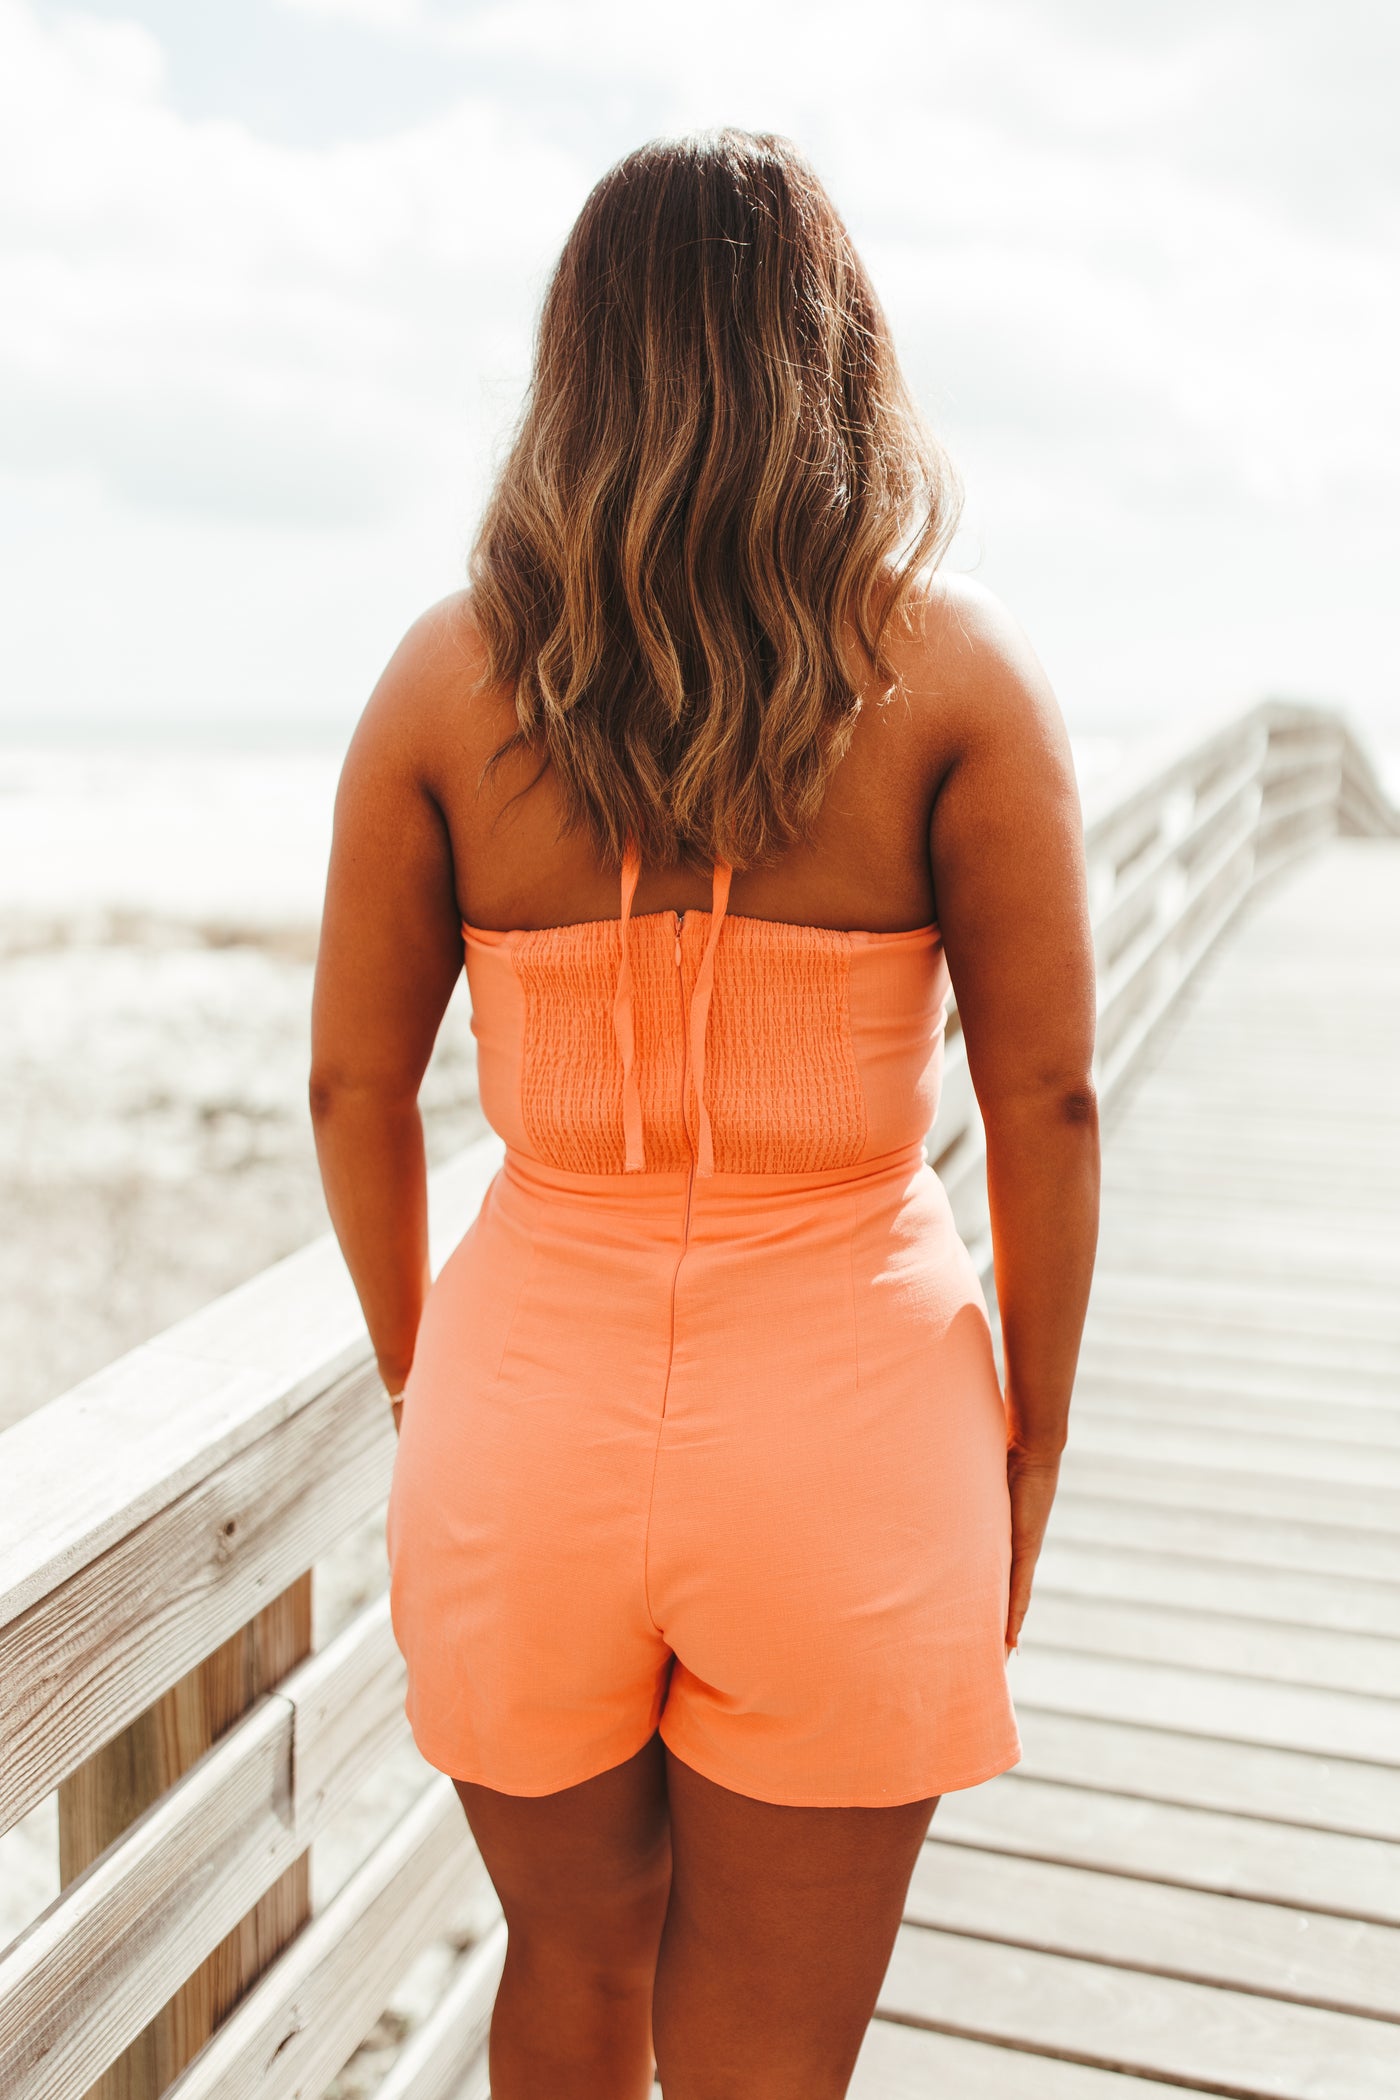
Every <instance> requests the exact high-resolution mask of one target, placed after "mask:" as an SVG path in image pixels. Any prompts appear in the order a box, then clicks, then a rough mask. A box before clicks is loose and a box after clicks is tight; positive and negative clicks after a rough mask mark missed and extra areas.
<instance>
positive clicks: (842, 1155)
mask: <svg viewBox="0 0 1400 2100" xmlns="http://www.w3.org/2000/svg"><path fill="white" fill-rule="evenodd" d="M639 871H640V856H639V854H638V852H637V849H636V846H635V843H633V842H629V844H628V848H627V851H626V854H625V856H624V860H623V866H622V884H621V912H620V916H619V917H618V918H616V919H589V920H583V921H581V922H579V923H577V924H574V925H570V926H549V927H543V928H540V929H536V930H530V929H518V930H514V931H509V932H494V931H492V930H490V929H489V928H486V927H480V926H472V925H470V924H469V923H468V922H467V921H466V920H463V921H462V935H463V940H464V942H465V946H466V968H467V979H468V985H469V988H470V993H471V1008H472V1022H471V1025H472V1033H473V1035H474V1036H475V1037H476V1042H477V1072H478V1084H479V1089H480V1096H481V1105H482V1109H483V1111H484V1113H485V1115H486V1118H487V1120H488V1122H489V1123H490V1124H491V1127H492V1128H493V1129H494V1130H495V1131H496V1132H497V1134H498V1135H499V1136H500V1137H502V1138H503V1139H504V1140H505V1143H506V1146H507V1149H508V1151H515V1152H517V1153H519V1154H520V1155H521V1156H522V1157H524V1158H527V1159H533V1160H536V1161H538V1162H540V1163H541V1164H543V1165H547V1166H551V1167H555V1168H558V1169H561V1170H562V1171H564V1172H571V1173H578V1174H600V1175H611V1174H635V1173H672V1172H681V1173H687V1172H689V1173H693V1174H695V1175H698V1176H709V1175H713V1174H717V1173H718V1174H807V1173H821V1172H824V1171H832V1170H835V1169H838V1168H851V1167H855V1166H858V1165H859V1164H860V1163H861V1162H863V1161H865V1160H867V1159H876V1158H880V1157H883V1156H884V1155H885V1154H888V1153H893V1152H896V1151H899V1150H901V1149H906V1148H908V1147H909V1146H911V1145H914V1144H922V1142H923V1140H924V1138H925V1137H926V1135H927V1133H928V1131H929V1129H930V1127H931V1126H932V1123H933V1120H934V1116H935V1113H936V1112H937V1108H938V1092H939V1085H940V1082H941V1078H942V1069H943V1039H944V1027H945V1021H946V1016H947V1003H948V996H949V990H950V985H949V979H948V970H947V963H946V960H945V958H944V953H943V943H942V937H941V935H940V933H939V929H938V927H937V925H936V924H931V925H928V926H918V927H914V928H911V929H910V930H909V931H907V932H900V933H862V932H844V931H838V930H836V929H833V928H830V927H822V926H800V925H792V924H789V923H788V922H786V921H783V920H775V919H753V918H745V917H743V916H742V915H741V914H738V913H731V912H730V911H729V910H728V903H729V885H730V874H731V871H730V869H729V867H728V865H727V864H726V863H725V862H723V861H716V862H715V864H714V869H713V879H712V895H711V908H710V910H709V911H708V912H704V911H686V912H676V911H662V912H643V913H638V914H637V915H635V916H634V915H633V912H632V899H633V896H634V894H635V892H636V887H637V877H638V873H639Z"/></svg>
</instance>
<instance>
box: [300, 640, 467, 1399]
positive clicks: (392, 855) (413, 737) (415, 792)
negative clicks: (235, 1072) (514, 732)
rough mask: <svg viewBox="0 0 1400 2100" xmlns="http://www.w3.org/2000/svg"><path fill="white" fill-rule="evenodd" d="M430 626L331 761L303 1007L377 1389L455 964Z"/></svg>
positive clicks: (411, 1249)
mask: <svg viewBox="0 0 1400 2100" xmlns="http://www.w3.org/2000/svg"><path fill="white" fill-rule="evenodd" d="M439 621H440V614H439V612H438V611H437V609H435V611H434V612H433V613H429V614H427V615H425V616H424V618H423V619H422V620H420V621H419V622H418V624H417V626H416V627H414V628H412V629H410V631H409V633H408V635H407V636H406V637H405V639H404V641H403V642H402V643H401V644H400V646H399V649H398V650H397V652H396V653H395V656H394V658H393V660H392V662H391V663H390V664H389V667H388V669H387V670H386V671H385V673H384V675H383V677H382V678H381V679H380V681H379V684H378V685H377V686H376V688H375V691H374V693H373V695H372V697H371V699H370V701H369V704H368V706H367V707H366V709H365V711H364V713H363V715H362V716H361V717H360V721H359V725H358V727H357V728H356V731H355V734H354V736H353V738H352V739H351V742H350V748H349V750H348V752H347V753H346V757H345V763H344V766H343V768H342V771H341V776H340V785H339V787H338V789H337V791H336V800H335V828H334V836H333V840H332V845H331V857H330V869H329V874H328V878H327V883H326V898H325V908H324V911H323V914H322V918H321V935H320V942H319V945H318V947H317V952H316V981H315V989H314V992H313V995H312V1010H311V1077H310V1104H311V1121H312V1128H313V1130H314V1132H315V1139H316V1157H317V1160H318V1162H319V1165H320V1169H321V1183H322V1186H323V1188H324V1190H325V1195H326V1206H327V1209H328V1210H329V1212H330V1218H331V1224H332V1225H333V1226H334V1228H335V1235H336V1238H337V1239H338V1240H339V1242H340V1246H341V1251H342V1252H343V1254H344V1256H345V1261H346V1265H347V1267H348V1268H349V1271H350V1275H351V1278H352V1280H353V1282H354V1285H355V1289H356V1291H357V1292H358V1293H359V1298H360V1304H361V1305H362V1307H363V1308H364V1315H365V1320H366V1323H367V1325H368V1327H369V1335H370V1341H371V1343H372V1344H373V1347H374V1353H375V1357H376V1359H377V1360H378V1364H379V1370H380V1375H381V1377H382V1378H383V1380H384V1382H385V1385H386V1386H387V1387H388V1389H389V1391H390V1392H391V1393H398V1392H400V1391H402V1388H403V1383H404V1380H405V1379H406V1378H407V1376H408V1371H409V1366H410V1364H411V1363H412V1361H413V1347H414V1342H415V1339H416V1337H417V1333H418V1321H419V1317H420V1315H421V1313H422V1310H423V1301H424V1299H425V1298H426V1296H427V1293H428V1285H429V1283H430V1281H431V1276H430V1272H429V1267H428V1181H427V1163H426V1156H425V1153H424V1148H423V1124H422V1118H421V1117H420V1115H419V1112H418V1089H419V1087H420V1085H421V1084H422V1079H423V1074H424V1072H425V1071H426V1069H427V1065H428V1059H429V1058H430V1056H431V1055H432V1049H433V1044H434V1041H435V1040H436V1037H437V1032H438V1028H439V1027H440V1025H441V1022H442V1016H443V1014H444V1012H445V1011H446V1007H447V1002H448V1000H449V999H450V998H451V996H452V988H453V986H454V985H455V984H456V982H457V978H458V976H459V974H460V972H461V968H462V941H461V930H460V926H459V923H458V913H457V901H456V890H455V885H454V881H453V870H452V852H451V845H450V841H449V837H448V832H447V827H446V824H445V822H444V820H443V816H442V812H441V810H440V808H439V806H438V804H437V802H436V800H435V799H434V797H433V795H432V794H431V793H430V791H429V789H428V787H427V785H426V782H425V778H424V773H425V750H424V746H425V743H426V740H427V739H426V732H425V727H424V725H425V721H426V719H427V718H428V716H429V715H430V713H431V705H430V704H428V705H425V702H429V703H430V695H428V694H427V693H425V690H424V686H425V682H426V683H427V684H428V685H431V683H432V681H433V672H434V669H435V668H436V664H437V662H438V661H439V660H440V657H439V650H438V647H437V642H438V627H439Z"/></svg>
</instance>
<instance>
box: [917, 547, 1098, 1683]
mask: <svg viewBox="0 0 1400 2100" xmlns="http://www.w3.org/2000/svg"><path fill="white" fill-rule="evenodd" d="M939 625H940V629H941V638H940V640H939V643H938V645H937V652H936V653H937V656H938V658H939V659H940V660H941V668H942V671H943V674H944V678H945V679H946V689H947V690H948V691H950V692H952V693H953V694H955V696H956V697H955V699H954V701H953V703H952V704H953V706H954V708H955V710H956V735H955V755H954V756H953V759H952V761H951V764H950V765H949V768H948V770H947V772H946V774H945V776H944V778H943V781H942V783H941V785H940V787H939V791H938V795H937V799H936V802H935V805H934V811H933V820H932V826H931V831H930V850H931V854H932V863H933V874H934V885H935V891H936V895H937V899H938V913H939V923H940V925H941V927H942V930H943V938H944V944H945V949H946V953H947V957H948V967H949V970H950V973H951V975H952V980H953V986H954V990H955V992H956V995H957V1002H958V1013H959V1016H960V1018H961V1022H962V1028H963V1034H964V1037H965V1039H966V1042H967V1055H968V1066H969V1070H970V1072H971V1075H972V1082H973V1086H974V1088H975V1089H976V1093H977V1100H978V1105H979V1107H980V1109H981V1112H982V1118H983V1122H984V1124H985V1126H986V1133H987V1184H988V1193H989V1197H990V1203H991V1223H992V1248H993V1263H994V1269H995V1274H996V1294H997V1305H998V1309H999V1312H1000V1317H1001V1328H1002V1342H1003V1353H1004V1372H1005V1385H1006V1400H1007V1406H1008V1410H1009V1418H1010V1447H1009V1451H1008V1473H1009V1480H1010V1487H1011V1504H1012V1576H1011V1606H1010V1613H1009V1617H1008V1625H1007V1635H1006V1638H1007V1641H1008V1643H1010V1644H1011V1645H1014V1644H1015V1642H1016V1640H1017V1638H1018V1636H1019V1633H1020V1629H1021V1622H1022V1620H1023V1619H1024V1617H1025V1612H1026V1606H1027V1604H1028V1603H1029V1601H1030V1592H1031V1579H1032V1575H1033V1573H1034V1568H1035V1562H1036V1558H1037V1556H1038V1555H1039V1552H1040V1547H1041V1542H1042V1539H1043V1538H1044V1534H1045V1527H1046V1523H1047V1521H1048V1518H1049V1515H1050V1506H1051V1502H1052V1500H1053V1497H1054V1492H1055V1485H1056V1481H1057V1479H1058V1474H1059V1461H1060V1453H1061V1451H1062V1449H1063V1447H1064V1442H1065V1437H1066V1432H1067V1424H1068V1416H1069V1404H1070V1393H1071V1389H1072V1386H1073V1382H1074V1372H1075V1365H1076V1362H1077V1360H1078V1355H1079V1342H1080V1335H1081V1332H1082V1329H1083V1325H1084V1314H1085V1310H1086V1307H1087V1304H1088V1297H1089V1285H1090V1279H1091V1277H1092V1273H1093V1265H1094V1250H1095V1246H1096V1243H1097V1238H1098V1204H1099V1136H1098V1106H1097V1100H1096V1096H1095V1091H1094V1083H1093V1075H1092V1058H1093V1048H1094V1017H1095V996H1094V957H1093V942H1092V938H1091V934H1090V926H1089V910H1088V901H1087V895H1086V881H1085V871H1084V848H1083V828H1082V819H1081V815H1080V807H1079V795H1078V790H1077V786H1076V783H1075V777H1074V767H1073V762H1072V759H1071V756H1070V748H1069V738H1068V736H1067V734H1066V731H1065V727H1064V723H1063V720H1062V719H1061V716H1060V711H1059V708H1058V706H1057V705H1056V702H1055V698H1054V695H1053V694H1052V692H1051V691H1050V687H1049V684H1048V682H1047V680H1046V678H1045V675H1044V672H1043V671H1042V670H1041V668H1040V665H1039V664H1038V663H1037V661H1036V659H1035V656H1034V654H1033V653H1032V651H1031V649H1030V646H1029V644H1028V643H1027V642H1026V640H1025V638H1024V636H1023V635H1022V634H1021V633H1020V630H1019V629H1018V628H1017V627H1016V625H1015V623H1014V622H1013V621H1012V620H1011V619H1010V617H1009V615H1008V614H1007V613H1006V612H1005V610H1004V608H1002V607H1001V606H1000V605H999V604H998V602H997V601H996V600H995V599H994V598H992V597H991V596H990V594H988V593H986V592H983V591H980V590H978V589H976V588H975V587H968V586H965V585H962V584H957V585H955V586H953V587H952V594H951V602H948V603H945V605H944V608H943V613H942V617H941V620H940V623H939Z"/></svg>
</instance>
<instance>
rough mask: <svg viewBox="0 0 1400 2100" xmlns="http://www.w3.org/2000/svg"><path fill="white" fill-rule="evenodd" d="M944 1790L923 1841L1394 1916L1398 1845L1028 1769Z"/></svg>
mask: <svg viewBox="0 0 1400 2100" xmlns="http://www.w3.org/2000/svg"><path fill="white" fill-rule="evenodd" d="M1025 1771H1026V1768H1025V1766H1024V1765H1023V1766H1021V1767H1020V1768H1019V1769H1018V1770H1017V1771H1015V1772H1008V1773H1006V1774H1004V1775H1003V1777H1001V1778H1000V1779H996V1780H993V1781H992V1783H991V1784H990V1785H989V1786H984V1787H969V1788H968V1789H967V1790H966V1791H965V1792H964V1793H960V1794H948V1795H945V1797H944V1799H943V1800H942V1801H941V1802H940V1803H939V1807H938V1812H937V1814H936V1815H935V1817H934V1819H933V1829H932V1835H931V1837H930V1839H929V1842H930V1844H934V1843H939V1844H945V1845H975V1846H977V1847H979V1848H980V1849H982V1850H983V1851H1001V1852H1010V1853H1014V1854H1016V1855H1017V1856H1019V1857H1020V1858H1022V1859H1043V1860H1050V1861H1055V1862H1058V1863H1060V1864H1062V1865H1065V1866H1077V1867H1094V1868H1097V1869H1099V1870H1100V1871H1101V1872H1103V1873H1108V1874H1127V1875H1133V1876H1136V1877H1137V1878H1138V1879H1139V1880H1141V1881H1147V1882H1153V1881H1161V1882H1169V1883H1172V1884H1174V1885H1176V1886H1179V1887H1183V1888H1196V1889H1213V1890H1215V1891H1216V1893H1217V1894H1219V1895H1222V1896H1250V1897H1253V1898H1255V1899H1256V1900H1257V1901H1259V1902H1261V1903H1288V1904H1297V1905H1300V1906H1301V1907H1302V1908H1303V1909H1305V1910H1318V1911H1329V1912H1331V1913H1333V1914H1334V1915H1335V1916H1337V1917H1340V1918H1350V1919H1368V1920H1370V1921H1371V1922H1372V1923H1375V1924H1380V1925H1391V1926H1400V1844H1384V1843H1382V1842H1380V1841H1379V1840H1377V1839H1373V1838H1354V1837H1339V1836H1338V1835H1337V1834H1336V1833H1335V1832H1333V1831H1327V1830H1310V1829H1306V1828H1304V1827H1303V1826H1301V1825H1299V1824H1296V1823H1274V1822H1269V1821H1266V1820H1265V1819H1264V1818H1263V1817H1261V1816H1258V1815H1233V1816H1232V1815H1226V1814H1224V1813H1222V1812H1220V1811H1219V1810H1214V1809H1201V1808H1184V1807H1182V1806H1180V1805H1179V1804H1178V1803H1176V1802H1171V1801H1146V1800H1133V1799H1131V1798H1129V1797H1128V1796H1126V1795H1123V1794H1111V1793H1106V1792H1103V1791H1102V1790H1101V1789H1099V1788H1097V1787H1094V1786H1092V1785H1088V1784H1086V1785H1084V1786H1071V1785H1068V1784H1065V1783H1062V1782H1061V1783H1051V1782H1047V1781H1043V1780H1038V1779H1031V1778H1028V1777H1026V1776H1025Z"/></svg>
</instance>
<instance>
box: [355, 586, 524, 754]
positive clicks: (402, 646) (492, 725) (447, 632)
mask: <svg viewBox="0 0 1400 2100" xmlns="http://www.w3.org/2000/svg"><path fill="white" fill-rule="evenodd" d="M485 668H486V652H485V648H484V645H483V643H482V640H481V635H480V633H479V631H478V629H477V625H476V622H475V619H474V618H473V615H472V606H471V594H470V592H468V591H465V590H463V591H454V592H452V593H451V594H450V595H449V596H448V597H446V598H440V599H439V600H438V601H437V603H436V604H435V605H430V606H429V607H428V609H427V611H426V612H423V613H420V614H419V616H418V618H417V619H416V620H415V621H414V622H413V624H412V626H411V627H409V629H408V630H407V632H406V633H405V635H404V637H403V639H402V641H400V643H399V644H398V647H397V648H396V649H395V650H394V653H393V655H392V656H391V657H390V659H389V661H388V663H387V664H386V665H385V667H384V670H383V672H382V673H381V674H380V677H379V680H378V682H377V684H376V685H375V688H374V691H373V693H372V694H371V695H370V698H369V701H368V703H367V705H366V707H365V709H364V712H363V714H362V715H361V717H360V721H359V725H358V727H357V728H356V731H355V735H354V738H353V740H352V743H351V754H352V756H354V757H356V758H358V760H359V762H360V763H361V764H368V765H370V766H371V767H372V768H373V769H375V770H378V769H380V768H392V769H393V770H395V771H397V772H399V773H400V774H402V775H405V776H408V777H411V778H413V779H414V780H416V781H417V782H419V783H420V784H421V785H422V786H424V787H427V788H428V789H430V790H433V789H435V787H436V784H437V783H438V782H439V781H440V780H443V779H451V778H460V777H461V773H462V767H463V763H464V761H466V762H470V761H471V760H473V759H475V760H476V761H477V763H478V764H479V763H480V762H481V761H483V760H484V759H485V758H486V757H487V756H488V755H489V753H490V752H491V751H492V750H493V749H494V748H495V746H496V744H497V743H498V742H499V741H500V739H501V737H502V736H503V735H504V734H505V733H506V730H507V728H508V724H507V722H506V715H507V713H508V702H507V701H506V700H505V699H504V697H503V696H502V695H501V694H500V693H499V692H496V691H493V690H492V688H491V687H490V686H488V685H487V684H486V683H485Z"/></svg>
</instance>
